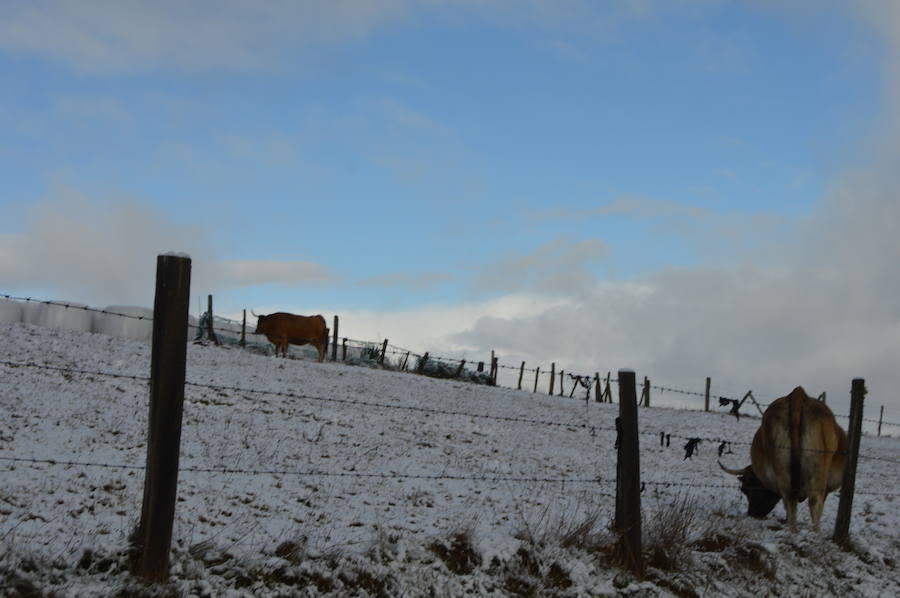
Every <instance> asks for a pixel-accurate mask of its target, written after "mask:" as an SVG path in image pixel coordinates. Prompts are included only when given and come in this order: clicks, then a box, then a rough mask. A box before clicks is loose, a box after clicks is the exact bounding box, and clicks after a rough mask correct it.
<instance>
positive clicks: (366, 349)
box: [0, 293, 900, 436]
mask: <svg viewBox="0 0 900 598" xmlns="http://www.w3.org/2000/svg"><path fill="white" fill-rule="evenodd" d="M0 298H2V299H6V300H9V301H16V302H24V303H26V304H35V305H47V306H54V307H59V308H63V309H72V310H77V311H83V312H89V313H95V314H100V315H105V316H112V317H121V318H127V319H130V320H134V321H139V322H143V323H146V324H148V325H149V324H152V322H153V316H152V310H146V311H147V313H144V314H138V315H135V314H127V313H122V312H121V311H111V310H109V309H98V308H93V307H89V306H86V305H83V304H79V303H75V302H62V301H49V300H42V299H35V298H33V297H22V296H15V295H10V294H5V293H0ZM209 307H212V305H211V296H210V305H209ZM140 309H145V308H140ZM209 313H211V310H210V312H207V313H204V314H202V315H201V317H200V318H193V317H191V319H190V322H189V324H188V327H189V329H190V331H191V335H192V338H194V339H198V338H200V337H201V336H202V335H203V333H204V332H205V331H208V330H210V329H211V330H213V331H215V332H218V333H220V335H221V337H222V340H223V341H225V342H227V343H229V344H239V343H241V341H243V342H244V345H248V344H249V345H250V346H255V347H256V348H257V349H258V350H260V351H266V352H268V349H269V343H268V341H263V340H261V339H262V338H264V336H263V335H255V334H253V333H252V332H250V333H248V332H247V331H246V325H245V322H241V321H237V320H232V319H229V318H223V317H221V316H213V318H212V323H213V325H212V326H211V327H210V326H209V324H208V321H206V320H205V319H204V318H208V317H209ZM0 315H2V313H0ZM0 321H5V320H4V319H3V318H2V317H0ZM96 332H100V331H99V330H97V331H96ZM238 335H239V338H238ZM248 335H249V336H251V337H253V338H251V340H250V341H249V343H248V342H247V341H246V337H247V336H248ZM341 340H342V346H343V347H346V348H351V349H355V352H356V355H355V356H351V357H350V358H351V359H354V358H365V357H366V356H367V353H368V354H369V355H377V352H378V351H379V350H381V349H382V344H383V341H365V340H359V339H351V338H349V337H341ZM217 342H218V337H217ZM333 349H336V347H334V348H333ZM332 354H333V355H334V354H335V353H332ZM386 354H391V355H393V356H397V357H399V359H397V360H396V363H395V364H394V365H395V367H397V368H399V369H409V366H410V363H409V360H410V358H412V359H413V360H415V362H414V363H413V369H416V368H417V365H420V364H421V362H422V360H423V358H424V359H426V360H429V361H432V362H444V363H452V364H457V366H460V365H461V364H473V365H476V366H478V372H482V371H483V368H484V367H485V366H488V367H490V371H489V374H488V376H489V377H490V378H491V379H492V380H493V381H494V384H495V385H498V386H499V384H497V375H496V374H497V371H498V370H500V369H505V370H511V371H518V372H520V378H519V383H518V385H517V389H518V390H523V380H522V377H521V374H522V373H524V372H528V373H532V374H535V380H534V385H533V391H532V392H538V389H537V386H538V384H537V383H538V380H537V378H538V377H546V376H550V381H549V382H550V388H549V392H548V394H551V395H553V396H560V397H566V396H568V397H569V398H574V397H573V395H574V393H575V392H576V391H577V390H578V388H579V386H581V388H583V389H584V391H585V392H586V397H585V398H586V399H587V398H589V397H590V388H589V387H586V386H585V385H584V383H583V382H581V380H579V379H582V380H584V379H589V380H592V381H593V388H594V389H595V397H594V400H604V397H605V398H608V400H610V401H611V400H612V392H611V390H610V388H609V384H610V383H612V384H618V380H617V379H616V378H610V377H609V375H607V378H606V379H604V378H602V377H600V374H599V372H595V373H594V374H589V375H584V374H580V375H575V374H573V373H572V372H571V371H569V372H568V375H569V376H570V380H571V381H572V386H571V389H570V392H569V393H568V394H566V392H565V384H564V380H565V377H564V376H565V375H566V370H564V369H562V368H561V369H560V370H559V371H556V364H555V363H554V364H551V368H550V371H547V370H546V369H544V370H543V371H542V369H541V368H540V367H536V368H526V367H525V362H522V364H521V365H520V366H519V367H516V366H513V365H506V364H501V363H499V358H497V357H496V356H492V358H491V361H469V360H466V359H460V358H453V357H443V356H438V355H431V354H430V353H428V352H426V353H424V354H420V353H416V352H414V351H411V350H409V349H405V348H403V347H398V346H395V345H390V344H388V345H387V346H386V348H385V349H384V350H382V351H381V357H382V361H383V360H384V359H385V356H386ZM346 359H347V355H346V353H344V354H342V360H346ZM557 377H558V378H559V379H560V380H559V388H558V391H557V388H556V378H557ZM603 382H605V383H606V385H607V387H606V388H605V390H600V388H601V386H602V384H601V383H603ZM644 382H645V384H644V386H643V387H642V388H643V391H642V395H641V398H640V401H639V402H640V404H641V405H644V406H649V401H650V391H656V392H660V393H663V392H671V393H676V394H681V395H685V396H694V397H698V398H704V399H705V404H704V410H705V411H710V407H709V401H710V399H712V400H718V401H720V402H723V405H724V403H726V402H727V403H729V404H731V405H732V406H733V405H735V404H736V403H742V402H743V401H744V400H746V398H747V395H745V396H744V399H740V400H739V399H735V398H732V397H728V396H723V395H715V394H711V393H708V392H707V393H703V392H697V391H690V390H684V389H678V388H673V387H670V386H661V385H656V384H652V383H651V382H650V381H649V380H648V379H646V378H645V380H644ZM529 386H531V385H530V384H529ZM508 388H512V387H508ZM525 390H527V388H526V389H525ZM751 393H752V391H751ZM823 394H824V393H823ZM598 397H599V398H598ZM820 398H823V399H824V396H822V395H820ZM753 402H754V403H756V404H757V405H758V406H759V407H760V411H761V409H762V408H763V407H765V406H766V403H757V402H756V400H755V399H753ZM732 413H734V414H735V415H746V414H743V413H737V412H735V411H732ZM836 417H840V418H843V419H848V418H849V416H848V415H843V414H836ZM862 421H864V422H866V423H870V424H874V425H876V426H877V435H878V436H881V428H882V427H883V426H888V427H900V423H897V422H890V421H884V407H883V406H881V410H880V417H879V419H872V418H864V419H863V420H862Z"/></svg>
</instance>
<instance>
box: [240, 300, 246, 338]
mask: <svg viewBox="0 0 900 598" xmlns="http://www.w3.org/2000/svg"><path fill="white" fill-rule="evenodd" d="M240 345H241V346H242V347H246V346H247V310H246V309H245V310H244V318H243V320H241V342H240Z"/></svg>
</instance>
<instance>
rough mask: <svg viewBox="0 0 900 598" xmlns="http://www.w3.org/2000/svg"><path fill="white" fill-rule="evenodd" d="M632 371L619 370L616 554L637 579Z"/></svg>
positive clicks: (638, 554) (637, 510) (638, 490)
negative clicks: (617, 536)
mask: <svg viewBox="0 0 900 598" xmlns="http://www.w3.org/2000/svg"><path fill="white" fill-rule="evenodd" d="M634 378H635V374H634V371H633V370H624V369H623V370H619V418H618V419H617V420H616V427H617V428H618V431H619V439H618V440H619V442H618V445H619V446H618V454H617V459H618V460H617V462H616V517H615V527H616V533H617V534H618V535H619V538H618V542H617V544H616V553H617V555H618V557H619V558H620V559H621V560H622V562H624V563H625V565H626V566H627V567H628V569H629V570H631V572H632V573H634V574H635V575H637V576H639V577H640V576H641V575H642V574H643V570H644V563H643V557H642V555H641V464H640V447H639V444H638V410H637V392H636V388H635V379H634Z"/></svg>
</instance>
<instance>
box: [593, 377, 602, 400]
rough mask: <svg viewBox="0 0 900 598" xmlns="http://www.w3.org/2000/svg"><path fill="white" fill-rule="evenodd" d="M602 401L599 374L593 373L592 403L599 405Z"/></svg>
mask: <svg viewBox="0 0 900 598" xmlns="http://www.w3.org/2000/svg"><path fill="white" fill-rule="evenodd" d="M602 400H603V393H602V392H601V389H600V372H594V402H596V403H599V402H601V401H602Z"/></svg>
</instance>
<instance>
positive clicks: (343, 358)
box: [341, 336, 347, 361]
mask: <svg viewBox="0 0 900 598" xmlns="http://www.w3.org/2000/svg"><path fill="white" fill-rule="evenodd" d="M341 361H347V337H346V336H345V337H344V339H343V340H342V341H341Z"/></svg>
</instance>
